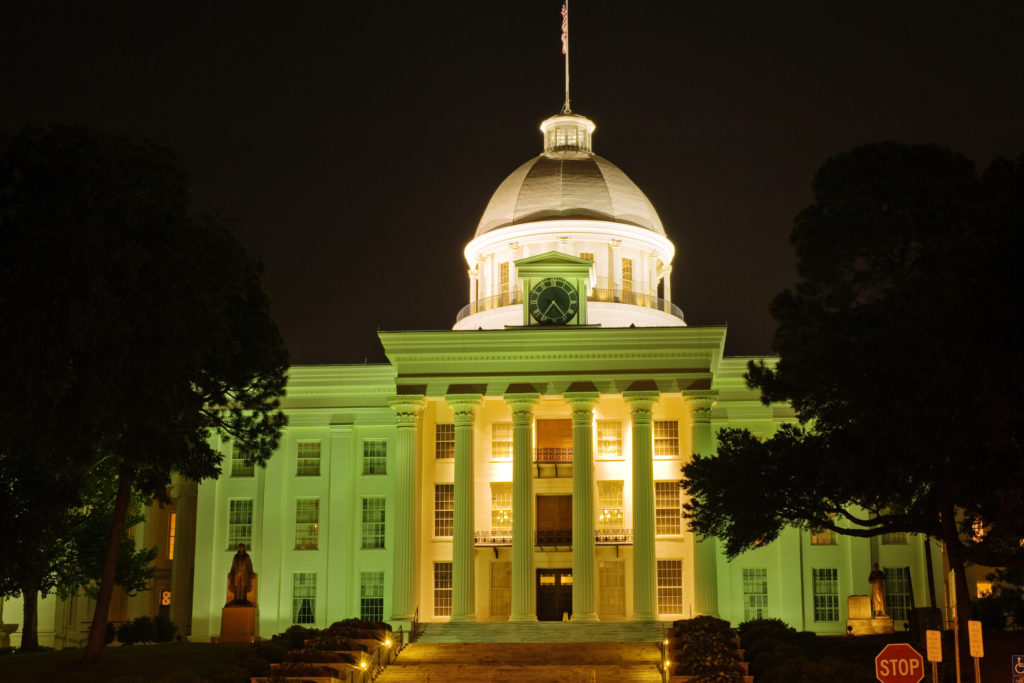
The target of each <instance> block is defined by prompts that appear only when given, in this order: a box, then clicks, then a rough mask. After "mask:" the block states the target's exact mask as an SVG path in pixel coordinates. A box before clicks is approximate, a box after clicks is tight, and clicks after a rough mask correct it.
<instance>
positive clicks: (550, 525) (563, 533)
mask: <svg viewBox="0 0 1024 683" xmlns="http://www.w3.org/2000/svg"><path fill="white" fill-rule="evenodd" d="M537 545H539V546H541V547H542V548H544V547H558V546H571V545H572V496H537Z"/></svg>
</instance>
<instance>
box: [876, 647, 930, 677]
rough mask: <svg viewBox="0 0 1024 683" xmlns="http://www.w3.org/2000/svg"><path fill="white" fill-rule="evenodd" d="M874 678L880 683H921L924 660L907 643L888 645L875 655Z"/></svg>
mask: <svg viewBox="0 0 1024 683" xmlns="http://www.w3.org/2000/svg"><path fill="white" fill-rule="evenodd" d="M875 678H877V679H878V680H879V681H881V683H921V681H922V680H923V679H924V659H922V658H921V653H919V652H918V651H917V650H915V649H914V648H912V647H911V646H910V644H909V643H889V644H888V645H886V646H885V647H883V648H882V651H881V652H879V653H878V654H877V655H875Z"/></svg>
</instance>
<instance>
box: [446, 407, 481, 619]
mask: <svg viewBox="0 0 1024 683" xmlns="http://www.w3.org/2000/svg"><path fill="white" fill-rule="evenodd" d="M480 399H481V395H480V394H449V395H448V396H447V400H448V405H450V406H451V408H452V410H453V411H454V412H455V487H454V488H455V500H454V506H455V520H454V525H453V526H454V528H453V530H452V621H473V620H474V619H475V618H476V607H475V604H474V602H475V601H474V599H473V597H474V592H475V587H474V580H473V578H474V577H473V574H474V572H473V553H474V550H475V546H474V539H473V515H474V501H473V420H474V417H475V416H474V409H475V408H476V406H478V405H479V404H480Z"/></svg>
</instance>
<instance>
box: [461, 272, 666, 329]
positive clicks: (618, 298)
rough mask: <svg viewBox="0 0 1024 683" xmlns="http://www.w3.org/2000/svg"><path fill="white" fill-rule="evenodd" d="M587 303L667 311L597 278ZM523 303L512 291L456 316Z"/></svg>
mask: <svg viewBox="0 0 1024 683" xmlns="http://www.w3.org/2000/svg"><path fill="white" fill-rule="evenodd" d="M587 301H605V302H609V303H616V304H629V305H631V306H642V307H644V308H655V309H657V310H659V311H664V310H665V300H664V299H660V298H658V297H657V296H654V295H651V294H642V293H640V292H634V291H632V289H631V288H629V287H623V286H622V284H621V283H619V285H618V286H617V287H616V286H615V283H614V282H612V281H611V280H609V279H608V278H603V277H600V278H597V286H596V287H594V288H593V289H592V290H591V291H590V293H589V294H588V295H587ZM521 303H523V293H522V292H520V291H519V290H512V291H510V292H507V293H505V294H496V295H494V296H487V297H483V298H481V299H477V300H476V301H474V302H473V303H469V304H466V305H465V306H463V307H462V310H460V311H459V313H458V315H456V316H455V321H456V322H458V321H459V320H462V319H463V318H465V317H466V316H470V315H474V314H476V313H483V312H484V311H490V310H493V309H495V308H501V307H502V306H514V305H516V304H521ZM668 313H670V314H671V315H674V316H675V317H677V318H679V319H682V318H683V311H682V309H681V308H679V307H678V306H676V305H675V304H672V303H670V304H669V309H668Z"/></svg>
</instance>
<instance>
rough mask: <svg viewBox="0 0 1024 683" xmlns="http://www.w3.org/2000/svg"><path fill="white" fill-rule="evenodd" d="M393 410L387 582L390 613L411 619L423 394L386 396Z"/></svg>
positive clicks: (393, 615) (414, 597) (414, 587)
mask: <svg viewBox="0 0 1024 683" xmlns="http://www.w3.org/2000/svg"><path fill="white" fill-rule="evenodd" d="M388 404H389V405H390V406H391V410H393V411H394V412H395V425H396V427H397V430H396V431H397V433H396V437H395V448H396V453H395V552H394V558H395V573H394V579H393V580H392V582H391V586H392V592H391V614H392V618H394V619H403V620H404V619H412V617H413V614H414V613H415V611H416V561H415V560H416V510H415V505H416V421H417V419H418V417H419V414H420V411H421V410H423V395H422V394H410V395H403V396H393V397H391V398H390V399H388Z"/></svg>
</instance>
